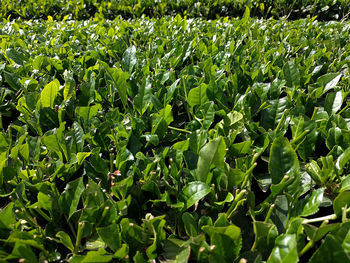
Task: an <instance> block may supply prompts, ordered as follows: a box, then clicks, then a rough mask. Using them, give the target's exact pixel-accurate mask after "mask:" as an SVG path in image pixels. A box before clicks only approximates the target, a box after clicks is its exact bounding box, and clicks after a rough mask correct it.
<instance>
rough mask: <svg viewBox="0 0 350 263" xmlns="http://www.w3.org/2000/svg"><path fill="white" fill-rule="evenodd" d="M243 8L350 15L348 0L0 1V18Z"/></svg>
mask: <svg viewBox="0 0 350 263" xmlns="http://www.w3.org/2000/svg"><path fill="white" fill-rule="evenodd" d="M246 7H249V8H250V9H251V13H252V16H259V17H275V18H279V17H282V16H288V17H290V18H293V19H295V18H301V17H306V16H318V19H320V20H334V19H341V18H343V17H347V16H348V15H349V12H350V2H349V0H318V1H313V0H296V1H288V0H279V1H271V0H258V1H251V0H235V1H231V0H203V1H194V0H178V1H169V0H146V1H145V0H142V1H141V0H113V1H102V0H39V1H38V0H2V1H1V2H0V18H7V17H8V16H9V15H11V17H12V18H19V17H21V18H24V19H37V18H44V19H46V18H47V17H48V16H52V17H54V18H55V19H59V20H60V19H63V18H64V17H65V16H68V17H69V18H70V19H88V18H90V17H94V16H95V15H99V16H103V17H105V18H109V19H114V18H115V17H116V16H118V15H122V16H123V17H124V18H130V17H133V18H135V17H141V16H142V15H146V16H149V17H161V16H164V15H176V14H180V15H182V16H184V15H186V16H188V17H203V18H208V19H215V18H217V17H225V16H231V17H235V16H240V15H242V14H243V12H244V10H245V8H246Z"/></svg>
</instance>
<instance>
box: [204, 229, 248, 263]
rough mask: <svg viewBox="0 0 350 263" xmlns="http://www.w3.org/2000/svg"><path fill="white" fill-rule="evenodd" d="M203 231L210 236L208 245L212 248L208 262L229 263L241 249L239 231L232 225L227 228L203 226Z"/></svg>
mask: <svg viewBox="0 0 350 263" xmlns="http://www.w3.org/2000/svg"><path fill="white" fill-rule="evenodd" d="M202 229H203V231H204V232H205V233H206V234H208V235H209V236H210V244H211V245H212V246H214V247H213V248H214V249H213V250H212V252H211V253H212V254H211V256H210V261H214V262H231V261H232V260H233V259H235V258H236V257H237V256H238V254H239V252H240V250H241V248H242V237H241V229H240V228H239V227H237V226H235V225H233V224H231V225H229V226H224V227H219V226H204V227H202Z"/></svg>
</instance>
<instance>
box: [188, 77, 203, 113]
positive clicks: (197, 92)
mask: <svg viewBox="0 0 350 263" xmlns="http://www.w3.org/2000/svg"><path fill="white" fill-rule="evenodd" d="M206 91H207V85H206V84H204V83H202V84H201V85H200V86H198V87H197V88H193V89H191V90H190V92H189V93H188V97H187V102H188V104H189V105H190V106H191V107H193V106H196V105H202V104H203V103H205V102H207V101H208V98H207V94H206Z"/></svg>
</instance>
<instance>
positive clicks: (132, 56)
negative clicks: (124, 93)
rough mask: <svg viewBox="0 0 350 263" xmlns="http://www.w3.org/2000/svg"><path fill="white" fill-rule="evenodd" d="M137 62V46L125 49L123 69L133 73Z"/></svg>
mask: <svg viewBox="0 0 350 263" xmlns="http://www.w3.org/2000/svg"><path fill="white" fill-rule="evenodd" d="M136 63H137V59H136V47H135V46H130V47H128V48H127V49H126V50H125V52H124V54H123V59H122V66H123V69H124V70H125V71H127V72H129V73H131V72H132V70H133V68H134V66H135V65H136Z"/></svg>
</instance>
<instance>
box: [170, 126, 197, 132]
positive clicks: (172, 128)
mask: <svg viewBox="0 0 350 263" xmlns="http://www.w3.org/2000/svg"><path fill="white" fill-rule="evenodd" d="M168 128H169V129H170V130H174V131H178V132H184V133H188V134H192V132H190V131H188V130H185V129H181V128H176V127H173V126H168Z"/></svg>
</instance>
